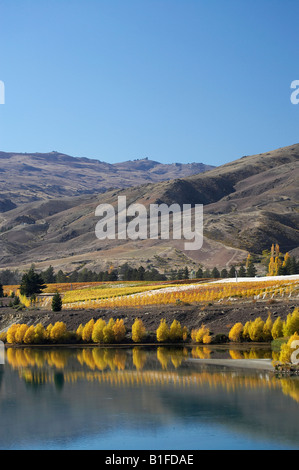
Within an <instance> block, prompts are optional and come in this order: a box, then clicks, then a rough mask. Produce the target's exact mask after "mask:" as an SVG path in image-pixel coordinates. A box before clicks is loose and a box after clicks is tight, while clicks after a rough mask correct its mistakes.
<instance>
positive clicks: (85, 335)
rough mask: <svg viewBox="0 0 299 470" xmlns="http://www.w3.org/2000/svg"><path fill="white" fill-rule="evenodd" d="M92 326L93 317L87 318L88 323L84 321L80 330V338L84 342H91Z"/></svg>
mask: <svg viewBox="0 0 299 470" xmlns="http://www.w3.org/2000/svg"><path fill="white" fill-rule="evenodd" d="M93 327H94V319H93V318H92V319H91V320H89V322H88V323H86V325H85V326H84V328H83V331H82V340H83V341H85V342H86V343H90V342H91V337H92V331H93Z"/></svg>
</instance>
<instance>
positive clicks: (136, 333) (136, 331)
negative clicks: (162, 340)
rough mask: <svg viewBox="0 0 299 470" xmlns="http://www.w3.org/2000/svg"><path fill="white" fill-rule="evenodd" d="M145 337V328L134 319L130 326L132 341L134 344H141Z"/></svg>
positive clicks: (140, 322) (137, 319)
mask: <svg viewBox="0 0 299 470" xmlns="http://www.w3.org/2000/svg"><path fill="white" fill-rule="evenodd" d="M145 336H146V329H145V326H144V324H143V322H142V320H140V319H139V318H136V320H135V322H134V323H133V325H132V341H134V343H141V342H142V341H143V340H144V338H145Z"/></svg>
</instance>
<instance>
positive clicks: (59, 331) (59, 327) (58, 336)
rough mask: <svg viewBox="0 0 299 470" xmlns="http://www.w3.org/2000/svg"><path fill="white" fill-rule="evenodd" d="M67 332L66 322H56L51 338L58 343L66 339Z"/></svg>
mask: <svg viewBox="0 0 299 470" xmlns="http://www.w3.org/2000/svg"><path fill="white" fill-rule="evenodd" d="M66 333H67V328H66V325H65V323H63V322H56V323H55V325H54V326H53V328H52V329H51V332H50V340H51V341H53V342H54V343H58V342H59V341H63V340H64V339H65V336H66Z"/></svg>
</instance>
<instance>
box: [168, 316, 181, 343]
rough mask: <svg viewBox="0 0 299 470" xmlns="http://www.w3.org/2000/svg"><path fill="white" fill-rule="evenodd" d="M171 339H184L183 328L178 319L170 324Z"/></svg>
mask: <svg viewBox="0 0 299 470" xmlns="http://www.w3.org/2000/svg"><path fill="white" fill-rule="evenodd" d="M169 339H170V341H172V342H177V341H181V340H182V339H183V330H182V327H181V324H180V323H179V322H178V321H177V320H173V322H172V324H171V326H170V330H169Z"/></svg>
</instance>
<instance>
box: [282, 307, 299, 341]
mask: <svg viewBox="0 0 299 470" xmlns="http://www.w3.org/2000/svg"><path fill="white" fill-rule="evenodd" d="M298 331H299V309H298V308H295V310H294V311H293V313H289V315H288V316H287V319H286V321H285V322H284V325H283V336H286V337H288V336H291V335H293V334H294V333H296V332H298Z"/></svg>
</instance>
